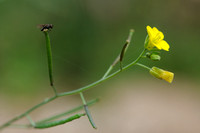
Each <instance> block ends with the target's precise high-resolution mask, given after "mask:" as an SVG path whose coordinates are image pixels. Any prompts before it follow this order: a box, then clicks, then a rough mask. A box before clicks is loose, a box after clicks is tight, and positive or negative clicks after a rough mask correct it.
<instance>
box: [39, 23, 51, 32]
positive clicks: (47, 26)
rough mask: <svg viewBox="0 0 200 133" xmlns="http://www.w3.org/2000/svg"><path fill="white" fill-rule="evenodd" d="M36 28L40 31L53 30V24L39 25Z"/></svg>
mask: <svg viewBox="0 0 200 133" xmlns="http://www.w3.org/2000/svg"><path fill="white" fill-rule="evenodd" d="M38 27H39V28H41V31H48V30H50V29H53V24H40V25H39V26H38Z"/></svg>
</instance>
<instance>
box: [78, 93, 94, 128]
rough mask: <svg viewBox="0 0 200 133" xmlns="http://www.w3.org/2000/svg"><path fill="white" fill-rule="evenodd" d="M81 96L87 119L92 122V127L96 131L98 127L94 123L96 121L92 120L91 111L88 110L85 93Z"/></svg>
mask: <svg viewBox="0 0 200 133" xmlns="http://www.w3.org/2000/svg"><path fill="white" fill-rule="evenodd" d="M79 94H80V97H81V100H82V102H83V107H84V110H85V113H86V115H87V117H88V119H89V121H90V124H91V125H92V127H93V128H95V129H96V128H97V127H96V125H95V123H94V121H93V119H92V116H91V114H90V111H89V109H88V105H87V102H86V100H85V98H84V96H83V93H82V92H80V93H79Z"/></svg>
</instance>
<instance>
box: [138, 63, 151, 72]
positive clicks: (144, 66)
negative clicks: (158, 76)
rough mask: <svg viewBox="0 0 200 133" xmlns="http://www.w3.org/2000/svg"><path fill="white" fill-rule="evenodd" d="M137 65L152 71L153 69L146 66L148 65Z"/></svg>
mask: <svg viewBox="0 0 200 133" xmlns="http://www.w3.org/2000/svg"><path fill="white" fill-rule="evenodd" d="M136 65H138V66H141V67H143V68H145V69H148V70H151V68H150V67H148V66H146V65H143V64H140V63H136Z"/></svg>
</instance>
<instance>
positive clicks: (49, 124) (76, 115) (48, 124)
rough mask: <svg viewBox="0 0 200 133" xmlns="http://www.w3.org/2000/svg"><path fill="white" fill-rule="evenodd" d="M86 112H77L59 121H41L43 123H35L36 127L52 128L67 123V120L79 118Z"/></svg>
mask: <svg viewBox="0 0 200 133" xmlns="http://www.w3.org/2000/svg"><path fill="white" fill-rule="evenodd" d="M84 115H85V114H75V115H73V116H70V117H68V118H66V119H62V120H58V121H53V122H47V123H41V124H37V123H36V124H35V126H34V128H50V127H54V126H58V125H62V124H65V123H67V122H70V121H72V120H75V119H78V118H80V117H81V116H84Z"/></svg>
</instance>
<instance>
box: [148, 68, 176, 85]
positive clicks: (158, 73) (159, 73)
mask: <svg viewBox="0 0 200 133" xmlns="http://www.w3.org/2000/svg"><path fill="white" fill-rule="evenodd" d="M149 72H150V74H151V75H153V76H154V77H156V78H158V79H163V80H165V81H167V82H169V83H171V82H172V81H173V78H174V73H172V72H169V71H165V70H163V69H160V68H158V67H152V68H151V70H150V71H149Z"/></svg>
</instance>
